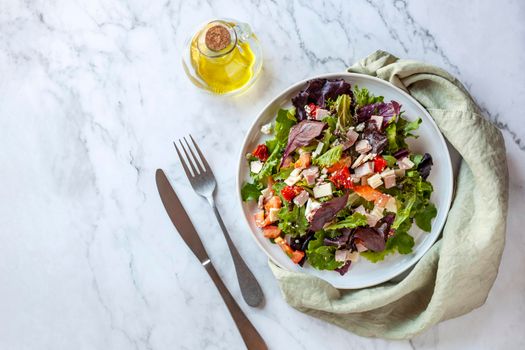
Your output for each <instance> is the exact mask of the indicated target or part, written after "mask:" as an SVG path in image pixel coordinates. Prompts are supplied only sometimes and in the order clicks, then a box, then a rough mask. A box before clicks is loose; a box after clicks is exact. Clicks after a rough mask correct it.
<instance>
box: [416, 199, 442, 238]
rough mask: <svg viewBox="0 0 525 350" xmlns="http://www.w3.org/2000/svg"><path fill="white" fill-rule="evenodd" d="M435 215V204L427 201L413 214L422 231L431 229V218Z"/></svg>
mask: <svg viewBox="0 0 525 350" xmlns="http://www.w3.org/2000/svg"><path fill="white" fill-rule="evenodd" d="M436 215H437V209H436V206H435V205H434V204H433V203H429V204H428V205H426V206H424V207H423V209H421V210H420V211H418V212H417V213H416V215H415V216H414V217H415V219H416V225H417V226H418V227H419V228H420V229H422V230H423V231H426V232H430V231H431V230H432V225H431V222H432V219H433V218H435V217H436Z"/></svg>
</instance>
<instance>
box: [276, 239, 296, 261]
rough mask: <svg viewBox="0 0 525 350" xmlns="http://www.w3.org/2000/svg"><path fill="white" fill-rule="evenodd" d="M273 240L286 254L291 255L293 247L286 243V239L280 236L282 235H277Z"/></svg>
mask: <svg viewBox="0 0 525 350" xmlns="http://www.w3.org/2000/svg"><path fill="white" fill-rule="evenodd" d="M274 242H275V243H276V244H277V245H278V246H279V247H281V249H282V250H283V252H285V253H286V255H288V256H290V257H291V256H292V254H293V249H292V247H290V246H289V245H288V243H286V241H285V240H284V239H283V238H282V237H277V238H275V240H274Z"/></svg>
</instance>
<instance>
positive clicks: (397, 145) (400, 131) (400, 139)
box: [385, 117, 421, 154]
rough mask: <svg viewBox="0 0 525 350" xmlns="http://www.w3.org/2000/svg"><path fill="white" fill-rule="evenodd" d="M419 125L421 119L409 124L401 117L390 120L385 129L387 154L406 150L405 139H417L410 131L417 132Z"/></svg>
mask: <svg viewBox="0 0 525 350" xmlns="http://www.w3.org/2000/svg"><path fill="white" fill-rule="evenodd" d="M420 124H421V118H418V119H416V120H414V121H412V122H409V121H408V120H406V119H405V118H403V117H397V118H396V119H392V121H391V122H390V123H389V124H388V125H387V127H386V129H385V133H386V138H387V141H388V146H387V152H388V153H391V154H392V153H395V152H396V151H398V150H400V149H402V148H407V143H406V141H405V140H406V138H407V137H417V135H414V134H413V133H412V131H414V130H417V129H418V128H419V125H420Z"/></svg>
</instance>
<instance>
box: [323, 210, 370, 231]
mask: <svg viewBox="0 0 525 350" xmlns="http://www.w3.org/2000/svg"><path fill="white" fill-rule="evenodd" d="M367 224H368V221H367V220H366V216H364V215H363V214H360V213H353V214H352V215H350V216H347V217H346V218H344V219H343V220H341V221H338V222H336V223H334V224H331V225H329V226H327V227H325V229H326V230H337V229H341V228H356V227H358V226H366V225H367Z"/></svg>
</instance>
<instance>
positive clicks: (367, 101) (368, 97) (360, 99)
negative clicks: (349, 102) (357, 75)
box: [354, 85, 383, 107]
mask: <svg viewBox="0 0 525 350" xmlns="http://www.w3.org/2000/svg"><path fill="white" fill-rule="evenodd" d="M354 98H355V101H356V105H357V107H363V106H366V105H371V104H372V103H376V102H383V96H374V95H373V94H371V93H370V91H368V89H367V88H362V89H360V88H359V87H358V86H357V85H356V86H355V87H354Z"/></svg>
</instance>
